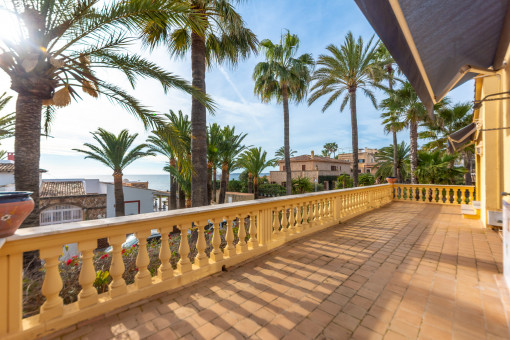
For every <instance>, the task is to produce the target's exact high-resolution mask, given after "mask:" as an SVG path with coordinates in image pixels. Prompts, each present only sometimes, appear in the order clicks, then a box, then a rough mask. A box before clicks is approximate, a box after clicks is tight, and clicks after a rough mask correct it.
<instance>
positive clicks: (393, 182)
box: [386, 177, 397, 184]
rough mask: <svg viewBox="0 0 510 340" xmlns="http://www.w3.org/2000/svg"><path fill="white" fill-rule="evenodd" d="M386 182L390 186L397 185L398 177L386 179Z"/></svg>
mask: <svg viewBox="0 0 510 340" xmlns="http://www.w3.org/2000/svg"><path fill="white" fill-rule="evenodd" d="M386 182H388V183H390V184H395V183H397V177H386Z"/></svg>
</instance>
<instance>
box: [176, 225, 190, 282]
mask: <svg viewBox="0 0 510 340" xmlns="http://www.w3.org/2000/svg"><path fill="white" fill-rule="evenodd" d="M177 227H178V228H179V229H180V230H181V243H180V244H179V255H180V256H181V259H180V260H179V262H178V263H177V270H178V271H179V272H180V273H181V274H184V273H186V272H189V271H191V269H192V266H191V261H190V260H189V257H188V255H189V252H190V249H189V241H188V230H189V227H188V226H186V225H178V226H177Z"/></svg>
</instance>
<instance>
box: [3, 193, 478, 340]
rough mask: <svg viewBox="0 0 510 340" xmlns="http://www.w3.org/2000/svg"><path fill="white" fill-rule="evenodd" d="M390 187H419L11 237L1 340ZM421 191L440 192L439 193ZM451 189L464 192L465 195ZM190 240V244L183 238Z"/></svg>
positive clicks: (185, 274)
mask: <svg viewBox="0 0 510 340" xmlns="http://www.w3.org/2000/svg"><path fill="white" fill-rule="evenodd" d="M395 188H402V189H399V190H403V189H406V188H408V190H411V191H412V190H414V189H415V188H418V186H409V187H407V186H401V185H395V187H392V186H391V185H388V184H385V185H374V186H369V187H362V188H356V189H344V190H332V191H327V192H320V193H311V194H303V195H294V196H286V197H278V198H269V199H262V200H256V201H249V202H239V203H232V204H224V205H216V206H208V207H200V208H190V209H183V210H174V211H168V212H157V213H149V214H143V215H134V216H126V217H116V218H109V219H103V220H91V221H84V222H77V223H69V224H62V225H52V226H42V227H37V228H30V229H20V230H19V231H18V232H17V234H16V235H14V236H11V237H9V238H7V239H6V241H5V244H4V245H3V246H2V247H1V248H0V277H2V278H3V279H0V301H1V303H0V338H23V339H25V338H33V337H37V336H41V335H45V334H49V333H51V332H54V331H56V330H58V329H62V328H65V327H68V326H70V325H73V324H75V323H78V322H80V321H82V320H86V319H89V318H92V317H95V316H98V315H102V314H104V313H107V312H109V311H111V310H114V309H117V308H119V307H122V306H125V305H129V304H132V303H135V302H137V301H139V300H142V299H144V298H147V297H150V296H152V295H154V294H158V293H161V292H164V291H168V290H170V289H174V288H178V287H181V286H183V285H185V284H187V283H190V282H193V281H196V280H199V279H201V278H203V277H206V276H209V275H211V274H213V273H217V272H219V271H221V270H222V268H225V267H229V266H232V265H235V264H238V263H241V262H243V261H246V260H248V259H251V258H253V257H255V256H259V255H261V254H264V253H266V252H268V251H270V250H272V249H274V248H276V247H279V246H281V245H283V244H285V243H286V242H289V241H292V240H294V239H296V238H299V237H302V236H305V235H309V234H311V233H314V232H317V231H319V230H322V229H324V228H327V227H329V226H332V225H335V224H337V223H339V222H342V221H345V220H347V219H350V218H352V217H354V216H357V215H359V214H361V213H364V212H367V211H370V210H373V209H376V208H379V207H381V206H383V205H385V204H387V203H389V202H391V201H392V199H399V197H398V195H397V196H395V197H394V192H395ZM420 188H421V187H420ZM426 188H430V189H432V190H435V189H438V190H440V189H444V188H445V187H443V186H439V187H437V186H430V187H429V186H427V187H426ZM455 188H465V189H467V190H471V191H470V192H472V188H471V187H469V188H468V187H455ZM470 188H471V189H470ZM399 190H397V192H399ZM461 190H462V189H461ZM404 191H405V190H404ZM401 197H403V196H401ZM412 197H415V196H412ZM420 197H421V196H420ZM431 203H434V202H432V201H431ZM436 203H437V202H436ZM439 203H441V202H439ZM174 226H176V227H177V228H178V230H179V232H180V241H179V242H180V244H179V247H178V250H177V251H172V250H171V248H170V246H169V235H171V232H172V230H173V228H174ZM154 229H157V230H158V231H159V233H160V234H161V242H160V245H159V251H158V253H157V254H156V255H155V256H157V257H158V258H159V261H160V263H161V264H160V265H159V267H158V268H157V270H153V271H152V272H151V271H149V269H148V267H149V262H150V258H149V254H148V249H149V250H150V248H148V247H147V242H146V240H147V238H148V237H149V236H150V235H151V230H154ZM130 233H134V234H135V235H136V237H137V238H138V240H139V244H138V247H137V249H138V250H137V254H136V270H137V272H136V275H135V276H134V280H133V283H132V284H127V283H126V280H125V279H124V278H123V275H124V274H125V264H124V260H123V253H124V251H123V248H122V244H123V242H125V241H126V234H130ZM191 234H193V235H195V237H190V236H191ZM100 238H107V239H108V242H109V243H110V245H111V246H112V248H113V250H112V251H111V253H110V254H111V255H109V256H110V257H111V263H109V268H108V273H109V275H110V276H111V282H110V283H109V284H108V286H107V289H106V292H104V293H98V289H97V288H96V285H95V282H96V279H97V278H96V271H97V268H95V266H94V262H93V258H94V256H96V255H97V254H95V249H96V247H97V240H98V239H100ZM71 243H77V244H78V250H79V252H80V253H81V256H80V257H79V258H77V259H76V263H75V265H76V266H77V267H76V268H77V270H79V283H80V286H81V291H80V292H79V294H78V295H77V299H76V301H74V302H70V303H68V304H64V300H63V299H62V297H61V296H60V293H61V290H62V287H63V281H62V277H61V271H60V270H59V264H61V262H60V261H61V256H62V249H63V248H62V247H63V246H64V245H66V244H71ZM170 243H171V241H170ZM190 247H191V248H190ZM33 250H39V254H40V258H41V259H42V260H43V263H44V265H43V269H42V271H43V272H44V281H43V284H42V288H41V293H42V295H43V296H44V298H45V302H44V304H42V306H41V307H40V310H39V313H38V314H36V315H32V316H29V317H25V318H23V315H24V310H23V291H22V290H23V288H22V287H23V270H22V268H23V252H28V251H33ZM177 259H178V261H177ZM73 261H74V260H73ZM158 263H159V262H158ZM172 264H175V266H173V265H172Z"/></svg>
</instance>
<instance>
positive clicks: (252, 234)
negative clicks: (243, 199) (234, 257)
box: [248, 211, 260, 248]
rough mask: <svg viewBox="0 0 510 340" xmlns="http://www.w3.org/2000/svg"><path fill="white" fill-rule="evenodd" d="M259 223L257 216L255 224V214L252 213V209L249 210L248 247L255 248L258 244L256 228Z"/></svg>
mask: <svg viewBox="0 0 510 340" xmlns="http://www.w3.org/2000/svg"><path fill="white" fill-rule="evenodd" d="M259 223H260V222H259V220H258V218H257V225H255V215H254V214H253V211H250V229H249V233H250V239H249V240H248V245H249V248H256V247H258V246H259V241H258V240H257V235H258V230H257V229H258V225H259Z"/></svg>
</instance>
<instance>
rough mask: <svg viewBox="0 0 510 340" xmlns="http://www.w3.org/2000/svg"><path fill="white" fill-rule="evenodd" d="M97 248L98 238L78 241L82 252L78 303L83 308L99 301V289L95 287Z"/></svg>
mask: <svg viewBox="0 0 510 340" xmlns="http://www.w3.org/2000/svg"><path fill="white" fill-rule="evenodd" d="M96 248H97V240H89V241H82V242H78V249H79V250H80V252H81V270H80V277H79V279H78V282H80V285H81V288H82V289H81V291H80V294H78V305H79V306H80V309H81V308H85V307H87V306H91V305H94V304H96V303H97V301H98V300H97V289H96V288H95V287H94V281H95V280H96V270H95V269H94V262H93V261H92V258H93V257H94V249H96Z"/></svg>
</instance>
